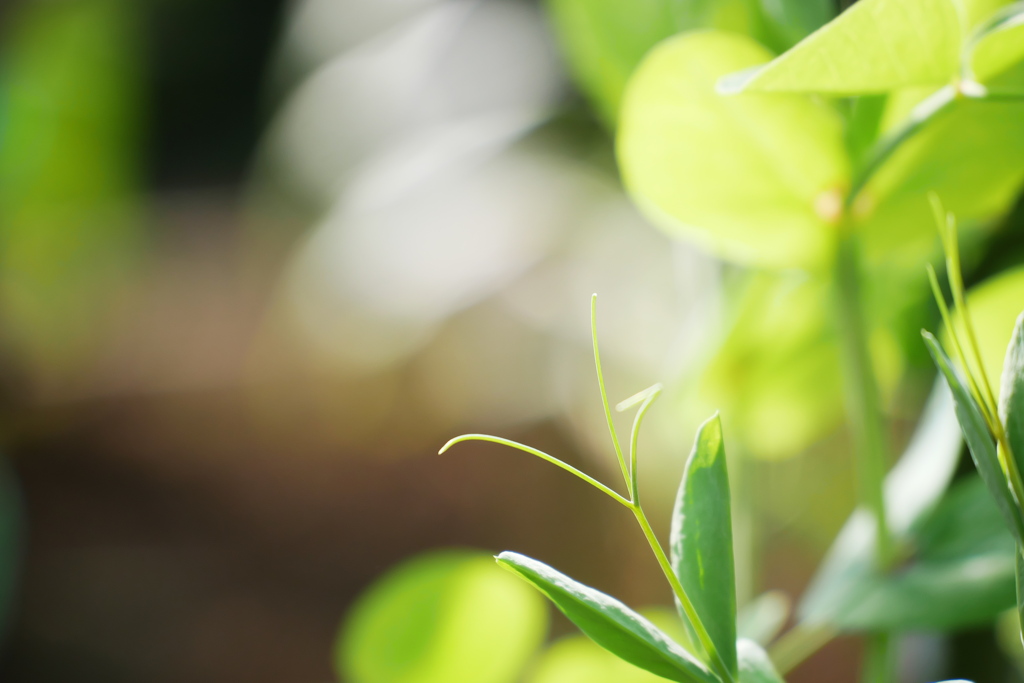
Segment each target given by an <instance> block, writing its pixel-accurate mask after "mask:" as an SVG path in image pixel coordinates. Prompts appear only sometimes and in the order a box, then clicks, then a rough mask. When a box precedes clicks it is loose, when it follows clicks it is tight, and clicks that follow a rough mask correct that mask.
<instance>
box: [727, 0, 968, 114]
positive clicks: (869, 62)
mask: <svg viewBox="0 0 1024 683" xmlns="http://www.w3.org/2000/svg"><path fill="white" fill-rule="evenodd" d="M961 42H962V28H961V23H960V18H959V16H958V12H957V9H956V7H955V6H954V5H953V3H952V2H951V0H860V2H858V3H856V4H855V5H853V6H852V7H851V8H850V9H848V10H846V11H845V12H844V13H843V14H841V15H840V16H839V17H837V18H836V19H834V20H833V21H831V22H829V23H828V24H826V25H825V26H824V27H823V28H821V29H820V30H819V31H817V32H815V33H813V34H811V35H810V36H808V37H807V38H806V39H805V40H803V41H802V42H800V43H799V44H798V45H797V46H796V47H794V48H793V49H791V50H789V51H788V52H786V53H784V54H783V55H781V56H780V57H778V58H776V59H775V60H773V61H771V62H769V63H768V64H766V65H765V66H764V67H763V68H761V69H758V70H756V71H750V72H747V73H746V74H744V75H743V76H742V77H733V78H730V79H727V80H726V81H723V88H724V89H725V90H726V91H728V92H733V93H735V92H740V91H744V90H747V91H752V90H757V91H773V92H806V93H811V92H819V93H828V94H832V95H862V94H869V93H882V92H887V91H890V90H893V89H895V88H900V87H905V86H910V85H936V86H940V85H944V84H946V83H948V82H949V81H950V80H951V79H952V78H953V77H955V76H956V75H957V73H958V71H959V63H960V46H961Z"/></svg>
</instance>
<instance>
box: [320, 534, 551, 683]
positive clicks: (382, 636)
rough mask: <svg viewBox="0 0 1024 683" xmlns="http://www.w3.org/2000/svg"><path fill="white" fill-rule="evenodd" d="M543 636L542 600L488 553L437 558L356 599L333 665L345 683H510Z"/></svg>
mask: <svg viewBox="0 0 1024 683" xmlns="http://www.w3.org/2000/svg"><path fill="white" fill-rule="evenodd" d="M546 631H547V606H546V605H545V604H544V599H543V597H541V595H540V594H539V593H538V592H537V591H535V590H533V589H532V588H531V587H530V586H528V585H527V584H525V583H524V582H522V581H520V580H519V579H517V578H516V577H514V576H512V575H511V574H509V573H508V572H505V571H503V570H502V569H501V568H499V567H498V566H497V565H496V564H495V562H494V559H493V558H492V557H491V556H490V555H485V554H481V553H473V552H460V551H443V552H434V553H429V554H427V555H423V556H420V557H417V558H415V559H413V560H411V561H408V562H406V563H404V564H402V565H400V566H399V567H397V568H396V569H394V570H392V571H391V572H389V573H388V574H386V575H385V576H384V577H382V578H381V579H380V580H378V581H377V583H375V584H374V585H373V586H371V587H370V589H369V590H368V591H367V592H366V593H365V594H364V595H363V596H362V597H361V598H360V599H359V601H358V602H357V603H356V605H355V607H354V608H353V609H352V611H351V612H350V614H349V615H348V617H347V619H346V621H345V624H344V626H343V628H342V631H341V633H340V635H339V638H338V642H337V646H336V648H335V667H336V670H337V672H338V675H339V677H340V679H341V680H344V681H347V682H348V683H452V682H454V681H473V683H513V682H514V681H517V680H519V678H520V676H521V674H522V671H523V668H524V667H525V665H526V663H527V662H528V661H529V659H530V658H531V657H532V656H533V654H534V652H535V651H536V650H537V648H538V647H539V646H540V643H541V642H542V640H543V639H544V636H545V634H546Z"/></svg>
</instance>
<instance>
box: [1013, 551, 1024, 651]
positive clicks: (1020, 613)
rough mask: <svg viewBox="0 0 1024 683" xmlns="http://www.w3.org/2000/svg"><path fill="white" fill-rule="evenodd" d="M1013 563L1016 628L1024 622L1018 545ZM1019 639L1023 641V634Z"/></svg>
mask: <svg viewBox="0 0 1024 683" xmlns="http://www.w3.org/2000/svg"><path fill="white" fill-rule="evenodd" d="M1013 555H1014V564H1015V565H1016V571H1015V572H1014V577H1015V578H1016V579H1017V580H1016V586H1017V623H1018V628H1019V625H1020V624H1024V556H1022V555H1021V549H1020V547H1019V546H1018V547H1017V548H1016V552H1014V554H1013ZM1020 638H1021V641H1022V642H1024V634H1022V635H1021V636H1020Z"/></svg>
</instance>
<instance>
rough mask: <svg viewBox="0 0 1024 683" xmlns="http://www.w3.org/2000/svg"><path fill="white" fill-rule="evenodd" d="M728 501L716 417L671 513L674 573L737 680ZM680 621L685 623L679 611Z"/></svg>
mask: <svg viewBox="0 0 1024 683" xmlns="http://www.w3.org/2000/svg"><path fill="white" fill-rule="evenodd" d="M731 500H732V497H731V495H730V493H729V470H728V468H727V466H726V458H725V444H724V442H723V439H722V422H721V420H720V419H719V417H718V415H715V416H714V417H712V418H711V419H709V420H708V421H707V422H705V423H704V424H703V425H702V426H701V428H700V429H699V430H698V431H697V438H696V441H695V443H694V445H693V451H692V452H691V453H690V457H689V459H688V460H687V462H686V468H685V470H684V472H683V480H682V482H681V484H680V486H679V493H678V494H677V496H676V503H675V509H674V510H673V512H672V531H671V539H672V540H671V559H672V569H673V571H675V573H676V576H678V577H679V581H680V583H681V584H682V585H683V590H684V591H686V595H688V596H689V598H690V600H691V601H692V602H693V606H694V608H695V609H696V610H697V616H699V617H700V620H701V622H702V623H703V624H704V627H705V628H706V629H707V631H708V634H709V635H710V636H711V642H713V643H714V644H715V649H716V650H718V654H719V655H720V656H721V658H722V661H723V662H724V663H725V665H726V667H728V669H729V672H730V673H731V674H733V675H734V676H735V675H736V573H735V567H734V563H733V554H732V553H733V548H732V511H731V508H730V505H731ZM680 616H681V617H682V619H683V621H684V622H686V621H687V617H686V614H685V613H683V612H682V610H681V609H680Z"/></svg>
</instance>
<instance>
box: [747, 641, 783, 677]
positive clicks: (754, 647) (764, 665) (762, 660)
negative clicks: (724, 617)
mask: <svg viewBox="0 0 1024 683" xmlns="http://www.w3.org/2000/svg"><path fill="white" fill-rule="evenodd" d="M736 649H737V650H738V652H739V663H740V683H784V681H783V680H782V676H780V675H779V672H778V671H776V670H775V665H774V664H772V660H770V659H769V658H768V654H767V653H766V652H765V651H764V650H762V649H761V646H760V645H758V644H757V643H755V642H754V641H752V640H747V639H742V640H740V641H739V642H738V643H736Z"/></svg>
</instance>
